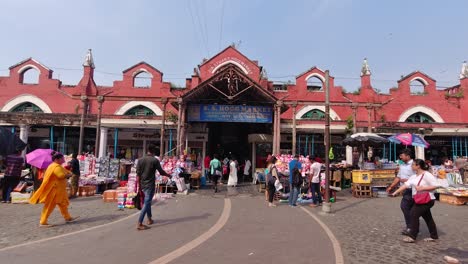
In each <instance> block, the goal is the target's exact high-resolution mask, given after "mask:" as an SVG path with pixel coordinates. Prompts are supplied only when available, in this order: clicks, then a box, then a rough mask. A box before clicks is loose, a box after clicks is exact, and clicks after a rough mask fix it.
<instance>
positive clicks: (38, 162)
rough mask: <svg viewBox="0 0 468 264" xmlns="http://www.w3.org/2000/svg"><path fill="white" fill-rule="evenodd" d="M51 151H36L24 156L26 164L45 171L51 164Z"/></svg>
mask: <svg viewBox="0 0 468 264" xmlns="http://www.w3.org/2000/svg"><path fill="white" fill-rule="evenodd" d="M53 151H54V150H52V149H36V150H33V151H31V152H29V153H28V154H26V163H28V164H30V165H32V166H34V167H37V168H39V169H46V168H47V167H48V166H49V165H50V164H51V163H52V155H51V153H52V152H53Z"/></svg>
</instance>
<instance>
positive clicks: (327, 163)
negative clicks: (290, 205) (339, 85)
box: [322, 70, 331, 213]
mask: <svg viewBox="0 0 468 264" xmlns="http://www.w3.org/2000/svg"><path fill="white" fill-rule="evenodd" d="M328 79H329V72H328V70H327V71H325V135H324V139H325V142H324V143H325V197H324V198H325V201H324V202H323V205H322V212H324V213H330V212H331V203H330V156H329V153H330V86H329V82H328Z"/></svg>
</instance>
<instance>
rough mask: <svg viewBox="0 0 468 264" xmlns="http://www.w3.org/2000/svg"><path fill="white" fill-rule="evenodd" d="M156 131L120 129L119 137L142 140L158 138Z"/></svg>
mask: <svg viewBox="0 0 468 264" xmlns="http://www.w3.org/2000/svg"><path fill="white" fill-rule="evenodd" d="M159 137H160V136H159V133H158V132H133V131H122V132H119V139H123V140H125V139H126V140H132V139H133V140H143V139H152V140H155V139H159Z"/></svg>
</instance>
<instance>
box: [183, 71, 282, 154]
mask: <svg viewBox="0 0 468 264" xmlns="http://www.w3.org/2000/svg"><path fill="white" fill-rule="evenodd" d="M275 105H278V99H277V98H276V97H275V96H274V95H273V93H272V92H270V91H269V90H267V89H265V88H263V87H261V86H260V85H259V84H257V83H256V82H254V81H253V80H252V79H250V78H249V77H248V76H247V75H246V74H245V73H244V72H243V71H242V70H241V69H239V68H238V67H237V66H235V65H233V64H228V65H225V66H224V67H222V68H220V69H219V70H218V71H217V73H216V74H215V75H214V76H213V77H211V78H210V79H208V80H206V81H204V82H202V83H201V84H200V85H199V86H198V87H196V88H194V89H193V90H191V91H189V92H188V93H186V94H185V95H184V96H183V97H182V98H180V101H179V103H178V107H179V108H180V109H181V110H182V111H181V122H180V127H179V135H180V136H179V140H178V142H182V143H185V145H184V144H182V146H180V147H181V151H183V150H188V151H189V152H191V153H190V154H192V155H193V154H194V153H192V152H193V151H195V155H197V154H198V152H203V153H201V156H205V154H209V155H210V156H212V155H213V154H214V153H217V154H219V155H221V157H222V158H225V157H228V158H229V157H230V156H232V155H234V156H235V157H236V158H237V159H238V160H242V162H240V163H243V160H244V159H245V158H248V159H254V160H253V163H255V159H256V156H257V155H256V153H257V151H254V149H255V147H254V146H253V145H252V144H255V142H251V143H249V135H252V134H265V135H273V134H275V133H276V131H278V134H279V126H274V123H275V122H274V121H275V120H276V119H277V118H276V117H277V116H278V111H280V112H281V111H285V110H286V108H280V107H275ZM185 123H186V124H187V125H186V126H184V124H185ZM275 127H277V129H275ZM199 134H204V135H205V136H206V139H207V140H206V142H205V143H204V144H202V145H201V144H197V143H196V141H194V142H190V139H192V140H193V139H194V137H193V136H191V135H199ZM269 138H272V137H271V136H270V137H269ZM278 138H279V136H278ZM270 143H271V142H270ZM263 145H265V144H263ZM278 145H279V144H278ZM191 146H193V148H192V147H191ZM266 146H267V147H266V149H265V150H264V151H263V152H264V153H265V152H269V153H272V149H271V144H269V145H266ZM268 146H269V147H270V148H269V149H268Z"/></svg>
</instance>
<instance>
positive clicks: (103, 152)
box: [98, 127, 116, 158]
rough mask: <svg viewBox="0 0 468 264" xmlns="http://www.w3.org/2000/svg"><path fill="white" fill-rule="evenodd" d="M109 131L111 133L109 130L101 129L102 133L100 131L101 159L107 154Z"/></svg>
mask: <svg viewBox="0 0 468 264" xmlns="http://www.w3.org/2000/svg"><path fill="white" fill-rule="evenodd" d="M108 131H109V128H107V127H101V131H100V133H101V135H100V137H99V156H98V157H99V158H103V157H105V156H106V154H107V132H108ZM114 147H115V146H114ZM114 152H115V151H114ZM114 158H116V157H114Z"/></svg>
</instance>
